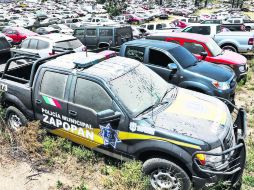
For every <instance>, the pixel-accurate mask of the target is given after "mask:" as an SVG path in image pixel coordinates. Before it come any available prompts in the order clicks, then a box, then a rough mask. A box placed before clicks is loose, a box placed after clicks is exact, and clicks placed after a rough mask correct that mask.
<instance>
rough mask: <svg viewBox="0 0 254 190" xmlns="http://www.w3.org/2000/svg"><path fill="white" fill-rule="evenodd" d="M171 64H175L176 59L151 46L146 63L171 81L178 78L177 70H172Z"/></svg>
mask: <svg viewBox="0 0 254 190" xmlns="http://www.w3.org/2000/svg"><path fill="white" fill-rule="evenodd" d="M158 57H159V59H158ZM169 64H174V61H173V60H172V59H171V58H170V57H169V55H167V54H166V53H165V52H162V51H161V50H157V49H153V48H149V51H148V60H147V62H146V65H147V66H148V67H149V68H151V69H152V70H153V71H154V72H156V73H157V74H158V75H160V76H161V77H162V78H163V79H164V80H166V81H168V82H171V80H175V78H177V75H176V70H175V71H172V70H170V69H169V68H168V65H169Z"/></svg>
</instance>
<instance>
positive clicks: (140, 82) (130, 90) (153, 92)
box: [110, 64, 174, 117]
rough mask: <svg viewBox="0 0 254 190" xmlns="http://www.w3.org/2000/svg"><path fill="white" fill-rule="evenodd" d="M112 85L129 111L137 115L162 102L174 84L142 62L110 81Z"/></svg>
mask: <svg viewBox="0 0 254 190" xmlns="http://www.w3.org/2000/svg"><path fill="white" fill-rule="evenodd" d="M110 87H111V89H112V91H113V92H114V93H115V94H116V96H117V98H118V99H119V100H120V101H121V102H122V103H123V105H124V106H125V107H126V109H127V110H128V112H129V113H130V114H131V115H132V116H133V117H135V116H137V115H139V114H141V113H143V112H144V111H145V110H147V109H148V108H149V107H151V106H153V105H156V104H158V103H160V101H161V100H162V98H163V97H164V96H165V93H166V92H167V91H168V89H169V88H173V87H174V86H173V85H171V84H168V83H167V82H166V81H164V80H163V79H162V78H161V77H160V76H159V75H157V74H156V73H155V72H153V71H152V70H150V69H149V68H147V67H146V66H144V65H142V64H140V65H139V66H138V67H136V68H135V69H133V70H131V71H129V72H127V73H126V74H124V75H122V76H121V77H118V78H116V79H114V80H112V81H110Z"/></svg>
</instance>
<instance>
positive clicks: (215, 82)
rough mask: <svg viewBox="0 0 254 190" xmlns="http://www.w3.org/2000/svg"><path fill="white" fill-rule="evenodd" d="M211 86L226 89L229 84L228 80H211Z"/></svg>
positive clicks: (228, 87)
mask: <svg viewBox="0 0 254 190" xmlns="http://www.w3.org/2000/svg"><path fill="white" fill-rule="evenodd" d="M212 84H213V86H215V87H216V88H218V89H220V90H228V89H230V85H229V83H228V82H218V81H213V82H212Z"/></svg>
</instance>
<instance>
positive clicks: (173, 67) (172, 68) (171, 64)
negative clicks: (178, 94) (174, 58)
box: [167, 63, 177, 71]
mask: <svg viewBox="0 0 254 190" xmlns="http://www.w3.org/2000/svg"><path fill="white" fill-rule="evenodd" d="M167 68H168V69H169V70H171V71H176V70H177V65H176V64H175V63H170V64H168V66H167Z"/></svg>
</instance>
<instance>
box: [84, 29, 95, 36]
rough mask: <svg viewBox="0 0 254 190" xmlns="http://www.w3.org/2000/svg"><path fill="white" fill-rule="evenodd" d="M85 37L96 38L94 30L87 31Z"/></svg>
mask: <svg viewBox="0 0 254 190" xmlns="http://www.w3.org/2000/svg"><path fill="white" fill-rule="evenodd" d="M86 35H87V36H96V29H87V30H86Z"/></svg>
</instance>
